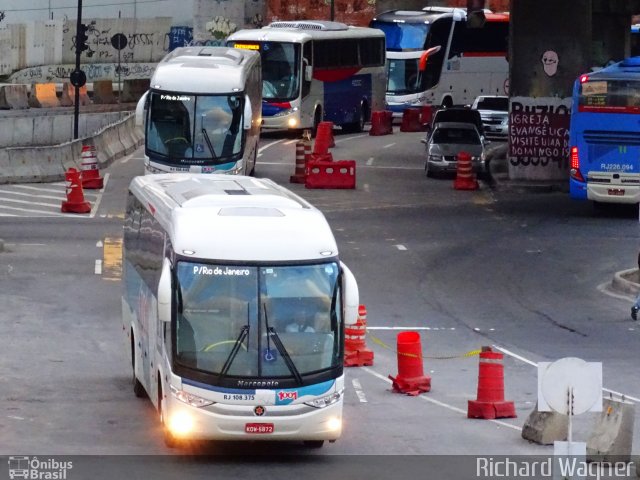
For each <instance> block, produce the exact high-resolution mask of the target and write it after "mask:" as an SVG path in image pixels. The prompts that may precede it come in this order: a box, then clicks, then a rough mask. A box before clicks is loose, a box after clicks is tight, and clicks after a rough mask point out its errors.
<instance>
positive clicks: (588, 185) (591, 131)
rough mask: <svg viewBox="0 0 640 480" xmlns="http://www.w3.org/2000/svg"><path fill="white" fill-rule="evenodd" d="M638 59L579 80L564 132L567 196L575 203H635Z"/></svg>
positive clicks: (639, 158)
mask: <svg viewBox="0 0 640 480" xmlns="http://www.w3.org/2000/svg"><path fill="white" fill-rule="evenodd" d="M638 91H640V57H630V58H627V59H625V60H623V61H621V62H618V63H615V64H613V65H611V66H609V67H606V68H603V69H601V70H598V71H595V72H592V73H587V74H584V75H581V76H580V77H579V78H578V79H577V80H576V81H575V84H574V88H573V98H572V106H571V124H570V128H569V145H570V160H571V166H570V171H569V172H570V179H569V193H570V196H571V198H574V199H577V200H592V201H594V202H602V203H638V202H640V130H639V129H638V119H639V118H640V97H639V96H638Z"/></svg>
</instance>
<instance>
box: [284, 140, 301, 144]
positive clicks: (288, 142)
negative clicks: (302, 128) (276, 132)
mask: <svg viewBox="0 0 640 480" xmlns="http://www.w3.org/2000/svg"><path fill="white" fill-rule="evenodd" d="M297 142H298V140H287V141H286V142H284V144H285V145H291V144H292V143H297Z"/></svg>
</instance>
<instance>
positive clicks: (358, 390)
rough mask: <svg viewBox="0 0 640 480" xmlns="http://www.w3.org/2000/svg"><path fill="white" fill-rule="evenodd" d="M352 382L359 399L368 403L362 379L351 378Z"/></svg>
mask: <svg viewBox="0 0 640 480" xmlns="http://www.w3.org/2000/svg"><path fill="white" fill-rule="evenodd" d="M351 384H352V385H353V389H354V390H355V391H356V395H357V396H358V400H360V403H367V397H366V395H365V394H364V391H363V390H362V385H361V384H360V380H358V379H357V378H354V379H353V380H351Z"/></svg>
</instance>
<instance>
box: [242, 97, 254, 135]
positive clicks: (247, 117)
mask: <svg viewBox="0 0 640 480" xmlns="http://www.w3.org/2000/svg"><path fill="white" fill-rule="evenodd" d="M252 119H253V109H252V108H251V100H249V96H248V95H245V96H244V122H243V124H242V126H243V128H244V129H245V130H249V129H250V128H251V120H252Z"/></svg>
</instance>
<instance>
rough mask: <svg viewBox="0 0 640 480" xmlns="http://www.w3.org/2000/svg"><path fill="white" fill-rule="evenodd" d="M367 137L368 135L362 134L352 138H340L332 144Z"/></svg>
mask: <svg viewBox="0 0 640 480" xmlns="http://www.w3.org/2000/svg"><path fill="white" fill-rule="evenodd" d="M368 136H369V134H368V133H363V134H362V135H354V136H352V137H341V138H339V139H338V140H334V142H335V143H336V144H338V143H342V142H348V141H349V140H355V139H356V138H362V137H368Z"/></svg>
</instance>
